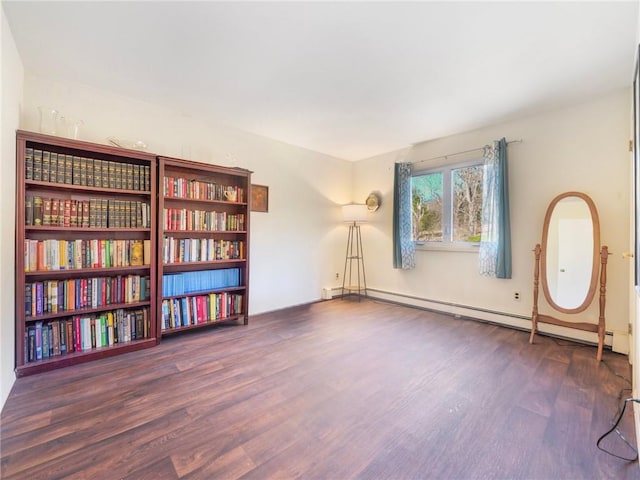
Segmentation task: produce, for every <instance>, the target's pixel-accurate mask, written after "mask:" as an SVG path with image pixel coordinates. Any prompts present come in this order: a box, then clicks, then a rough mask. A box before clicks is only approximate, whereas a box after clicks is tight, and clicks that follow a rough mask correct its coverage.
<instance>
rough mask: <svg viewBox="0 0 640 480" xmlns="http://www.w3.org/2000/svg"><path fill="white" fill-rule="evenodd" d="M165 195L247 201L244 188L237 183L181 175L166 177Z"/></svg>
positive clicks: (196, 198)
mask: <svg viewBox="0 0 640 480" xmlns="http://www.w3.org/2000/svg"><path fill="white" fill-rule="evenodd" d="M163 192H164V196H165V197H170V198H189V199H195V200H224V201H233V202H240V203H242V202H245V201H246V200H245V192H244V188H242V187H239V186H237V185H221V184H218V183H214V182H205V181H202V180H190V179H187V178H179V177H167V176H165V177H164V188H163Z"/></svg>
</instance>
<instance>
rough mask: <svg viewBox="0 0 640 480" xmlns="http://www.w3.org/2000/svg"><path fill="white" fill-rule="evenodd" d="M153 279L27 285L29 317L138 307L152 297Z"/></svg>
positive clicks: (96, 279)
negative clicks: (126, 305) (128, 306)
mask: <svg viewBox="0 0 640 480" xmlns="http://www.w3.org/2000/svg"><path fill="white" fill-rule="evenodd" d="M150 289H151V283H150V280H149V277H148V276H147V277H144V276H141V275H116V276H113V277H94V278H76V279H66V280H46V281H42V282H32V283H27V284H25V295H24V308H25V315H26V317H31V316H34V317H37V316H39V315H47V314H51V313H60V312H72V311H77V310H82V309H86V308H99V307H103V306H106V305H116V304H122V303H137V302H142V301H146V300H148V299H149V297H150Z"/></svg>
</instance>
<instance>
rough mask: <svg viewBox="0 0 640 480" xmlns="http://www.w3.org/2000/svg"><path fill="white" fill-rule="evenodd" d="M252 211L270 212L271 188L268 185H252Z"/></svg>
mask: <svg viewBox="0 0 640 480" xmlns="http://www.w3.org/2000/svg"><path fill="white" fill-rule="evenodd" d="M251 211H252V212H265V213H266V212H268V211H269V187H268V186H266V185H254V184H251Z"/></svg>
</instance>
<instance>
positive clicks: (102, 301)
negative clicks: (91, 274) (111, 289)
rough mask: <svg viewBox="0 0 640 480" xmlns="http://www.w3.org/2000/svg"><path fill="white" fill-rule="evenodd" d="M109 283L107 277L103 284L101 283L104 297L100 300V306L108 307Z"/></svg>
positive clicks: (103, 279) (103, 278) (102, 280)
mask: <svg viewBox="0 0 640 480" xmlns="http://www.w3.org/2000/svg"><path fill="white" fill-rule="evenodd" d="M107 281H108V279H107V278H106V277H102V279H101V282H100V289H101V290H102V295H101V298H100V305H106V304H107Z"/></svg>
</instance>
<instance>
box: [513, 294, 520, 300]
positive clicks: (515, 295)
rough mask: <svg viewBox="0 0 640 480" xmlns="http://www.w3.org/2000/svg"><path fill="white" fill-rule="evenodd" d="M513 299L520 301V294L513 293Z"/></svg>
mask: <svg viewBox="0 0 640 480" xmlns="http://www.w3.org/2000/svg"><path fill="white" fill-rule="evenodd" d="M513 299H514V300H520V292H513Z"/></svg>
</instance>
